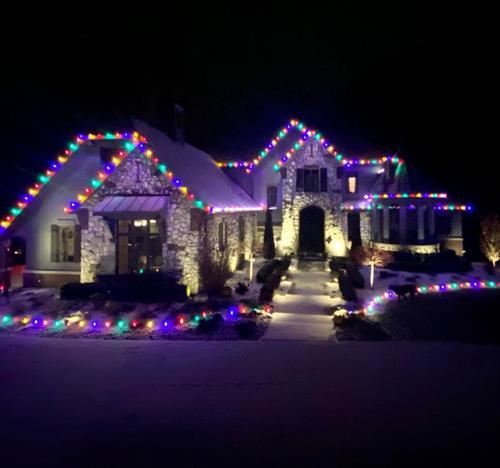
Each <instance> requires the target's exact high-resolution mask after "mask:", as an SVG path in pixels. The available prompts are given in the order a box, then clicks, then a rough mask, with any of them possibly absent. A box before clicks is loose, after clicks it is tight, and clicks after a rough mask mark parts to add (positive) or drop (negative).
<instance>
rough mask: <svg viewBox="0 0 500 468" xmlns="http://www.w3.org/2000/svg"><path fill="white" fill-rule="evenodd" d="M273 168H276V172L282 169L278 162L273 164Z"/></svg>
mask: <svg viewBox="0 0 500 468" xmlns="http://www.w3.org/2000/svg"><path fill="white" fill-rule="evenodd" d="M273 169H274V172H278V171H279V170H280V167H279V166H278V164H275V165H274V166H273Z"/></svg>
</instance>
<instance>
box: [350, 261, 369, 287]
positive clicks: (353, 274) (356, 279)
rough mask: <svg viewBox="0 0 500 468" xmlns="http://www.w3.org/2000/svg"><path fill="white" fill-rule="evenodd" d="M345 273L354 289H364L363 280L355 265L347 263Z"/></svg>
mask: <svg viewBox="0 0 500 468" xmlns="http://www.w3.org/2000/svg"><path fill="white" fill-rule="evenodd" d="M346 271H347V276H349V279H350V280H351V283H352V285H353V286H354V287H355V288H358V289H362V288H364V287H365V279H364V278H363V275H362V274H361V273H360V272H359V268H358V266H357V265H356V264H355V263H348V264H347V268H346Z"/></svg>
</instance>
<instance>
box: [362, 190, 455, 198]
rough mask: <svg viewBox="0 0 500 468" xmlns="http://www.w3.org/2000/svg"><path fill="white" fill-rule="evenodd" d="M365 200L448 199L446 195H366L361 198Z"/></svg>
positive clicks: (405, 193) (416, 193)
mask: <svg viewBox="0 0 500 468" xmlns="http://www.w3.org/2000/svg"><path fill="white" fill-rule="evenodd" d="M363 198H364V199H365V200H378V199H390V198H448V194H447V193H443V192H441V193H437V192H434V193H421V192H415V193H413V192H412V193H407V192H403V193H367V194H366V195H364V196H363Z"/></svg>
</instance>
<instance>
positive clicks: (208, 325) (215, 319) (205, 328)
mask: <svg viewBox="0 0 500 468" xmlns="http://www.w3.org/2000/svg"><path fill="white" fill-rule="evenodd" d="M223 323H224V318H223V317H222V315H221V314H220V313H218V312H217V313H216V314H213V315H211V316H210V317H208V318H206V319H201V320H200V321H199V322H198V331H199V332H201V333H213V332H215V331H216V330H218V329H219V328H220V327H221V325H222V324H223Z"/></svg>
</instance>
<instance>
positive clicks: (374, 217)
mask: <svg viewBox="0 0 500 468" xmlns="http://www.w3.org/2000/svg"><path fill="white" fill-rule="evenodd" d="M372 241H375V242H378V212H377V208H376V207H375V206H374V207H373V208H372Z"/></svg>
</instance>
